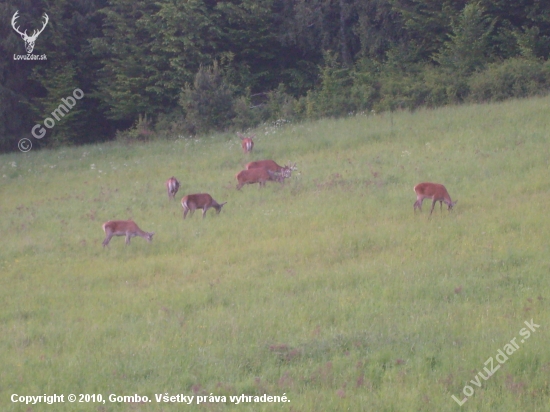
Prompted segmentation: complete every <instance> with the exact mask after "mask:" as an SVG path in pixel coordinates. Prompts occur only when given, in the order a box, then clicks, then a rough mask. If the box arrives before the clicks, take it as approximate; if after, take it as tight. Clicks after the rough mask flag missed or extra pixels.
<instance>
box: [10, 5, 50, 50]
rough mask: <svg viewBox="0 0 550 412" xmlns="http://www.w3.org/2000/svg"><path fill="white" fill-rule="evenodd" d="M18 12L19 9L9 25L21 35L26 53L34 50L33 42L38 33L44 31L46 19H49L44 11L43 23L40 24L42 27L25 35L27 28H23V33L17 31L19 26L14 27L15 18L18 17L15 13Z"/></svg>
mask: <svg viewBox="0 0 550 412" xmlns="http://www.w3.org/2000/svg"><path fill="white" fill-rule="evenodd" d="M18 13H19V10H17V11H16V12H15V14H14V15H13V17H12V19H11V26H12V27H13V29H14V30H15V31H16V32H17V33H18V34H20V35H21V38H22V39H23V41H24V42H25V49H26V50H27V53H28V54H31V53H32V51H33V50H34V43H35V42H36V39H37V37H38V35H39V34H40V33H42V32H43V31H44V29H45V28H46V25H47V24H48V21H50V19H49V17H48V15H47V14H46V13H44V15H43V16H42V17H43V18H44V23H43V25H42V28H41V29H40V30H35V31H34V32H33V33H32V35H31V36H27V30H25V31H24V32H23V33H21V32H20V31H19V27H15V20H17V18H18V17H19V16H18V15H17V14H18Z"/></svg>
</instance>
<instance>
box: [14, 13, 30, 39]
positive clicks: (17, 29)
mask: <svg viewBox="0 0 550 412" xmlns="http://www.w3.org/2000/svg"><path fill="white" fill-rule="evenodd" d="M18 13H19V10H17V11H16V12H15V14H14V15H13V17H12V18H11V27H13V29H14V30H15V31H16V32H17V33H19V34H20V35H21V37H23V36H27V30H25V33H21V32H20V31H19V27H15V20H17V18H18V17H19V16H18V15H17V14H18Z"/></svg>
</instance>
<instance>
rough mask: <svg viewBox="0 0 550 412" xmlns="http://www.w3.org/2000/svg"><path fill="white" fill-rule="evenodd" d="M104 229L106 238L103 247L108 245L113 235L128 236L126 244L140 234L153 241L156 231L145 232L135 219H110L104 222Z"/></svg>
mask: <svg viewBox="0 0 550 412" xmlns="http://www.w3.org/2000/svg"><path fill="white" fill-rule="evenodd" d="M103 231H104V232H105V240H104V241H103V247H105V246H107V245H108V244H109V242H110V241H111V238H112V237H113V236H126V244H127V245H129V244H130V239H131V238H133V237H135V236H139V237H142V238H144V239H145V240H147V241H148V242H151V240H153V235H154V234H155V233H154V232H151V233H150V232H144V231H143V230H141V229H140V228H139V227H138V225H136V223H135V222H134V221H133V220H109V221H108V222H105V223H103Z"/></svg>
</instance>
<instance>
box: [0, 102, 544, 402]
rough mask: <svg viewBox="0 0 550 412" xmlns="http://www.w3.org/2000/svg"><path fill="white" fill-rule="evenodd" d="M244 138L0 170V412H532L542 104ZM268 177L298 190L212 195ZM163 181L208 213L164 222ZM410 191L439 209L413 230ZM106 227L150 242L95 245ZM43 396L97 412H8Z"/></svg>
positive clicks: (20, 160)
mask: <svg viewBox="0 0 550 412" xmlns="http://www.w3.org/2000/svg"><path fill="white" fill-rule="evenodd" d="M256 132H257V136H258V137H257V139H256V140H255V149H254V151H253V152H252V154H251V155H249V156H245V155H243V154H242V152H241V148H240V140H239V139H238V137H237V136H236V135H229V134H227V135H217V136H213V137H211V138H204V139H201V140H193V139H188V138H177V137H174V138H173V139H172V140H164V141H156V142H152V143H136V144H127V143H122V142H117V143H111V144H103V145H95V146H84V147H74V148H62V149H59V150H52V151H30V152H29V153H27V154H22V153H12V154H8V155H2V156H0V216H1V218H0V230H1V233H2V234H3V236H2V237H1V239H0V273H1V276H0V299H1V302H2V309H1V310H0V320H1V321H0V364H1V365H2V368H1V369H0V410H2V411H32V412H38V411H49V412H53V411H56V412H57V411H101V412H110V411H176V410H178V411H179V410H205V411H221V410H235V411H237V410H238V411H273V410H285V411H387V412H390V411H440V412H441V411H443V412H444V411H459V410H465V411H548V410H550V384H549V376H550V351H549V350H548V342H549V339H550V334H549V332H548V331H549V329H550V311H549V309H550V305H549V303H550V284H549V281H548V277H549V274H550V223H549V218H548V215H547V214H546V213H547V210H546V207H548V205H549V204H550V144H549V143H550V138H549V133H550V97H545V98H537V99H530V100H522V101H509V102H505V103H501V104H493V105H475V106H463V107H449V108H443V109H438V110H423V111H418V112H415V113H408V112H398V113H394V114H393V116H390V115H389V114H381V115H369V116H353V117H350V118H348V119H342V120H322V121H318V122H315V123H303V124H284V125H272V126H266V127H265V128H263V129H261V130H257V131H256ZM83 133H85V131H83ZM270 158H271V159H274V160H276V161H277V162H278V163H279V164H284V163H285V162H288V161H292V162H296V163H297V166H298V168H299V173H295V174H294V175H293V177H292V178H291V179H289V180H287V182H286V184H285V186H281V185H279V184H277V183H268V184H267V185H266V187H265V188H262V189H261V190H260V189H258V187H257V185H254V186H251V185H248V186H245V187H243V189H242V190H241V191H237V190H235V185H236V180H235V174H236V173H237V172H238V171H239V170H241V169H242V167H243V165H244V164H245V163H246V162H248V161H250V160H258V159H270ZM172 175H174V176H176V177H177V178H178V179H179V181H180V182H181V184H182V187H181V188H180V191H179V192H178V194H177V196H176V199H181V197H182V196H184V195H185V194H189V193H198V192H208V193H210V194H211V195H212V196H213V197H214V198H215V199H216V200H217V201H218V202H225V201H227V202H228V203H227V204H226V205H225V206H224V208H223V210H222V212H221V213H220V214H219V215H216V214H215V211H213V210H210V211H209V212H208V214H207V216H206V218H205V219H204V220H203V219H201V211H200V210H199V211H198V212H197V213H195V215H194V216H192V217H191V218H189V217H187V219H186V220H185V221H184V220H183V218H182V208H181V205H180V202H179V200H178V201H175V202H174V201H169V200H168V197H167V194H166V191H165V187H164V182H165V180H166V179H168V178H169V177H170V176H172ZM422 181H433V182H439V183H443V184H445V186H446V187H447V189H448V191H449V193H450V195H451V197H452V199H453V200H456V199H458V203H457V205H456V206H455V209H454V211H453V212H452V213H448V212H447V211H446V207H444V209H443V213H441V212H440V210H439V205H437V206H436V209H435V210H434V214H433V216H432V218H431V219H428V214H429V210H430V206H431V202H430V201H428V200H426V201H425V202H424V207H423V213H422V214H420V213H417V214H416V215H415V214H414V213H413V203H414V201H415V200H416V197H415V193H414V192H413V186H414V185H415V184H417V183H419V182H422ZM444 206H445V205H444ZM128 218H132V219H134V220H135V221H136V223H138V225H139V226H140V227H141V229H143V230H145V231H153V232H155V236H154V238H153V242H152V243H150V244H149V243H147V242H146V241H145V240H144V239H142V238H139V237H136V238H133V239H132V243H131V245H130V246H129V247H126V246H125V244H124V238H123V237H114V238H113V239H112V240H111V243H110V245H109V247H108V248H102V246H101V242H102V240H103V238H104V234H103V231H102V229H101V225H102V223H103V222H105V221H107V220H111V219H128ZM531 319H533V322H534V323H535V324H538V325H540V327H539V328H538V329H537V331H536V332H533V333H531V335H530V337H529V339H528V340H527V339H524V342H520V339H522V336H523V335H520V330H521V329H522V328H526V325H525V324H524V322H525V321H530V320H531ZM514 338H517V339H516V343H517V344H518V346H519V349H517V351H515V353H513V354H511V355H510V356H509V359H508V360H506V361H505V362H504V363H503V364H502V365H501V366H500V369H499V370H497V371H496V372H494V374H493V376H491V377H489V378H488V379H487V380H484V379H481V380H480V384H479V385H475V384H473V383H470V381H471V380H474V381H475V378H476V374H477V373H478V372H482V373H484V374H485V372H483V368H484V367H487V365H486V364H485V362H486V361H487V360H488V359H489V358H490V357H493V358H495V356H496V355H497V354H498V352H497V351H498V350H499V349H501V350H502V349H503V348H504V346H505V345H506V344H508V343H509V342H510V341H511V340H512V339H514ZM494 363H495V367H496V365H497V364H498V362H497V361H496V360H494ZM485 375H486V374H485ZM478 379H479V378H478ZM465 385H469V386H470V387H471V388H472V390H473V392H474V393H473V395H472V394H471V391H470V392H467V393H469V394H470V395H471V396H470V397H469V398H467V401H466V402H465V403H464V404H463V405H462V406H459V405H458V404H457V402H456V401H455V400H453V399H452V396H453V395H454V396H455V397H456V398H457V399H458V400H462V399H463V398H465V397H466V396H465V395H464V394H463V388H464V387H465ZM467 391H468V390H467ZM54 393H57V394H65V399H66V397H67V395H68V394H77V395H78V394H81V393H82V394H102V396H103V399H105V400H106V402H105V403H104V404H103V403H78V402H76V403H68V402H65V403H63V404H56V405H48V404H44V403H42V404H36V405H25V404H21V403H12V402H11V400H10V397H11V396H12V394H18V395H43V394H54ZM166 393H168V394H169V395H177V394H184V395H193V396H209V395H210V394H212V395H216V396H226V397H227V401H226V403H204V404H201V405H197V404H196V402H194V403H193V404H192V405H187V404H185V403H164V402H161V403H157V402H156V400H155V394H166ZM110 394H116V395H118V396H130V395H134V394H139V395H141V396H147V397H148V398H149V399H150V400H151V402H148V403H123V402H115V403H111V402H109V400H108V396H109V395H110ZM241 394H246V395H258V396H259V395H263V394H267V395H272V396H275V395H276V396H283V394H285V396H287V397H288V399H289V400H290V402H287V403H241V404H239V405H235V404H234V403H232V402H230V398H229V396H230V395H241Z"/></svg>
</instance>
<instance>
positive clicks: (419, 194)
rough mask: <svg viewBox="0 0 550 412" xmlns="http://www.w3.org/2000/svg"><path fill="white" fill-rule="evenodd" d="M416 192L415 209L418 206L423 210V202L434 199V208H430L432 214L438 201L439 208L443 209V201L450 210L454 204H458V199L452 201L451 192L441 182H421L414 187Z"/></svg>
mask: <svg viewBox="0 0 550 412" xmlns="http://www.w3.org/2000/svg"><path fill="white" fill-rule="evenodd" d="M414 191H415V193H416V202H414V211H415V212H416V209H417V208H418V209H419V210H420V211H421V212H422V202H423V201H424V199H432V210H430V216H431V215H432V212H433V211H434V206H435V204H436V202H439V208H440V210H441V211H443V202H445V204H446V205H447V206H448V207H449V208H448V210H449V211H451V210H452V209H453V206H454V205H456V204H457V202H458V200H456V201H454V202H453V201H451V196H449V192H447V189H445V186H443V185H440V184H439V183H419V184H417V185H416V186H415V187H414Z"/></svg>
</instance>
